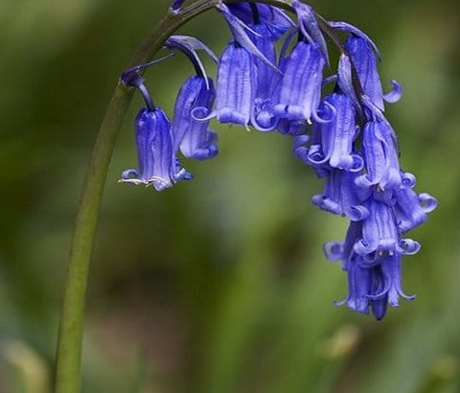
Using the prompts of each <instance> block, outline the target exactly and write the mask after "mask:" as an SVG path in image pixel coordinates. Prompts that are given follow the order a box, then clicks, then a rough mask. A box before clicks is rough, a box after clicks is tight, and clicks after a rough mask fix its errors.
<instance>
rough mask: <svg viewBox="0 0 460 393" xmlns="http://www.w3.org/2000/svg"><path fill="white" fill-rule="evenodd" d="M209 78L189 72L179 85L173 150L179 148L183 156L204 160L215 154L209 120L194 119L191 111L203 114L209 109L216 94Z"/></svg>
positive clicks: (213, 135) (173, 129)
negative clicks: (184, 80)
mask: <svg viewBox="0 0 460 393" xmlns="http://www.w3.org/2000/svg"><path fill="white" fill-rule="evenodd" d="M215 95H216V93H215V89H214V84H213V82H212V79H211V78H207V80H206V79H205V78H203V77H202V76H191V77H189V78H188V79H187V81H186V82H185V83H184V84H183V85H182V87H181V89H180V91H179V94H178V96H177V99H176V105H175V109H174V119H173V126H172V133H173V136H174V141H175V145H174V151H177V149H178V148H180V150H181V152H182V154H183V155H184V156H185V157H189V158H194V159H197V160H206V159H209V158H213V157H215V156H216V155H217V153H218V149H217V144H216V141H217V134H216V133H215V132H214V131H212V130H208V126H209V120H205V121H197V120H196V119H195V118H194V117H193V115H194V113H197V112H201V113H198V115H200V116H199V117H206V116H207V115H208V114H209V113H210V112H211V110H212V106H213V103H214V98H215Z"/></svg>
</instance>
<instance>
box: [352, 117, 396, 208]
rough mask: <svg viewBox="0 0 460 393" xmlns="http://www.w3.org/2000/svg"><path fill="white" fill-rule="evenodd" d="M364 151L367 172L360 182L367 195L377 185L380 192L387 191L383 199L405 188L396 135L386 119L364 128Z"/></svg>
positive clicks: (363, 192) (391, 196) (363, 193)
mask: <svg viewBox="0 0 460 393" xmlns="http://www.w3.org/2000/svg"><path fill="white" fill-rule="evenodd" d="M363 152H364V157H365V163H366V170H367V174H365V175H362V176H360V177H359V178H358V179H357V181H356V184H357V185H358V186H359V188H361V194H362V195H363V198H367V197H368V196H369V194H370V193H371V192H372V188H371V187H372V186H377V189H376V191H377V192H383V194H384V195H383V196H382V197H383V198H384V199H386V200H387V201H390V200H391V199H392V198H393V194H394V192H395V191H396V190H398V189H399V188H400V187H401V184H402V177H401V175H402V173H401V170H400V168H399V159H398V152H397V150H396V146H395V135H394V131H393V129H392V128H391V125H390V124H389V123H388V122H387V121H386V120H375V121H368V122H367V123H366V124H365V125H364V128H363Z"/></svg>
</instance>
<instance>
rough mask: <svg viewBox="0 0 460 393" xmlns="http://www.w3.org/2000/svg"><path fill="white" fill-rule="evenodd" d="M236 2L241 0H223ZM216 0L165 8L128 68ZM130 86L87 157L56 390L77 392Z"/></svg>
mask: <svg viewBox="0 0 460 393" xmlns="http://www.w3.org/2000/svg"><path fill="white" fill-rule="evenodd" d="M223 2H225V3H237V2H240V0H224V1H223ZM259 2H260V3H265V4H271V5H275V6H278V7H282V8H289V4H290V1H289V0H261V1H259ZM219 3H220V1H219V0H198V1H196V2H194V3H192V4H191V5H190V6H188V7H186V8H184V9H183V10H181V11H180V12H179V13H177V14H173V13H171V12H170V13H168V15H167V16H166V17H165V18H164V19H163V20H162V21H161V22H160V24H159V25H158V27H157V28H156V29H154V30H153V32H152V33H150V34H149V36H148V37H147V38H146V39H145V41H144V42H143V43H142V44H141V46H140V48H139V50H138V51H137V52H136V54H135V55H134V57H133V59H132V60H131V62H130V63H129V64H128V66H127V68H130V67H133V66H136V65H139V64H143V63H146V62H148V61H149V60H151V59H152V58H153V57H154V55H155V54H156V53H157V52H158V51H159V50H160V49H161V48H162V46H163V44H164V42H165V41H166V39H167V38H168V37H169V36H170V35H172V34H173V33H174V32H175V31H176V30H177V29H178V28H179V27H180V26H182V25H183V24H185V23H187V22H188V21H189V20H190V19H192V18H194V17H195V16H197V15H198V14H200V13H202V12H204V11H207V10H209V9H211V8H213V7H215V6H216V5H217V4H219ZM132 95H133V90H132V89H128V88H126V87H125V86H124V85H122V84H118V85H117V86H116V88H115V92H114V94H113V96H112V98H111V100H110V103H109V105H108V107H107V110H106V113H105V117H104V120H103V122H102V125H101V128H100V131H99V134H98V137H97V139H96V143H95V145H94V148H93V153H92V155H91V158H90V161H89V163H88V166H87V168H86V175H85V180H84V183H83V189H82V194H81V199H80V205H79V209H78V213H77V218H76V222H75V227H74V232H73V236H72V241H71V247H70V257H69V265H68V271H67V282H66V285H65V290H64V296H63V301H62V309H61V320H60V326H59V337H58V347H57V356H56V384H55V392H56V393H79V392H80V374H81V352H82V338H83V320H84V311H85V295H86V287H87V281H88V268H89V263H90V260H91V253H92V249H93V242H94V236H95V233H96V228H97V221H98V216H99V209H100V205H101V199H102V194H103V190H104V185H105V181H106V178H107V171H108V167H109V163H110V159H111V157H112V153H113V148H114V146H115V142H116V140H117V137H118V134H119V131H120V128H121V124H122V122H123V119H124V117H125V113H126V111H127V109H128V106H129V103H130V101H131V98H132Z"/></svg>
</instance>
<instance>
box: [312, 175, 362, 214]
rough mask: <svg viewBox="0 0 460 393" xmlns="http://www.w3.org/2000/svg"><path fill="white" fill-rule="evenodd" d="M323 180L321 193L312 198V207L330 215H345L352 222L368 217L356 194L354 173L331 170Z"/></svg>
mask: <svg viewBox="0 0 460 393" xmlns="http://www.w3.org/2000/svg"><path fill="white" fill-rule="evenodd" d="M325 178H326V180H325V187H324V191H323V193H322V194H318V195H315V196H313V197H312V202H313V204H314V205H316V206H318V207H319V208H320V209H321V210H324V211H327V212H330V213H332V214H337V215H345V216H347V217H348V218H349V219H350V220H352V221H360V220H362V219H364V218H365V217H367V216H368V214H369V212H368V210H367V209H366V208H365V207H364V206H363V205H362V203H361V201H360V200H359V198H358V195H357V193H356V186H355V179H356V173H353V172H346V171H342V170H340V169H335V168H331V169H330V170H329V171H328V172H327V176H325Z"/></svg>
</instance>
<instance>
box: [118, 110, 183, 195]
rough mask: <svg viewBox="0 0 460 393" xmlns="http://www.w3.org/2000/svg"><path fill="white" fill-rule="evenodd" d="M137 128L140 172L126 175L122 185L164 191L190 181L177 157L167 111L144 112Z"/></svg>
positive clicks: (138, 119)
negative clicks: (139, 185) (127, 184)
mask: <svg viewBox="0 0 460 393" xmlns="http://www.w3.org/2000/svg"><path fill="white" fill-rule="evenodd" d="M135 124H136V147H137V157H138V166H139V170H138V171H137V170H135V169H128V170H126V171H124V172H123V174H122V175H121V179H120V182H123V183H133V184H145V185H146V186H153V187H154V188H155V189H156V190H157V191H162V190H164V189H165V188H169V187H172V186H173V184H174V183H175V182H177V181H179V180H182V179H186V180H187V179H190V174H189V173H188V172H186V171H185V170H184V169H183V168H182V167H181V165H180V163H179V162H178V160H177V158H176V156H175V154H174V150H173V137H172V132H171V123H170V121H169V119H168V117H167V115H166V114H165V113H164V111H163V110H162V109H160V108H155V109H154V110H148V109H146V108H143V109H141V111H140V112H139V114H138V115H137V117H136V121H135Z"/></svg>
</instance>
